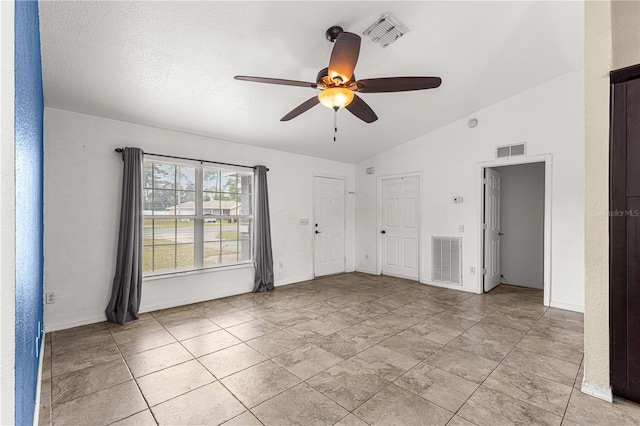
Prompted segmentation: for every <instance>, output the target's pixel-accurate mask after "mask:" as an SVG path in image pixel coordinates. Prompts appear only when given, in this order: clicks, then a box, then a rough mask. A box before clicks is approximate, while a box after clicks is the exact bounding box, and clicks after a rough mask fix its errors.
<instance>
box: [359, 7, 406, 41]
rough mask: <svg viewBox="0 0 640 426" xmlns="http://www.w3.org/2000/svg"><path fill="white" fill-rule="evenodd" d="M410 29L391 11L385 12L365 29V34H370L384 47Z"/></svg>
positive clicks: (370, 36)
mask: <svg viewBox="0 0 640 426" xmlns="http://www.w3.org/2000/svg"><path fill="white" fill-rule="evenodd" d="M408 31H409V29H408V28H407V27H405V26H404V25H403V24H402V22H400V21H398V20H397V19H396V18H395V17H394V16H392V15H391V14H390V13H385V14H384V15H382V17H380V19H378V20H377V21H376V22H374V23H373V24H371V26H370V27H369V28H367V29H366V30H364V32H363V33H362V34H363V35H366V36H368V37H369V38H370V39H371V40H372V41H373V42H374V43H378V44H379V45H380V46H382V47H387V46H389V45H390V44H391V43H393V42H394V41H396V40H397V39H399V38H400V37H402V36H403V35H404V34H406V33H407V32H408Z"/></svg>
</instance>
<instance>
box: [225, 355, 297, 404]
mask: <svg viewBox="0 0 640 426" xmlns="http://www.w3.org/2000/svg"><path fill="white" fill-rule="evenodd" d="M220 382H221V383H222V384H223V385H224V386H225V387H226V388H227V389H229V390H230V391H231V392H232V393H233V394H234V395H235V397H236V398H238V399H239V400H240V401H241V402H242V403H243V404H244V405H246V406H247V407H249V408H252V407H255V406H256V405H258V404H261V403H262V402H264V401H266V400H268V399H269V398H272V397H274V396H276V395H278V394H279V393H282V392H284V391H285V390H287V389H290V388H292V387H293V386H295V385H297V384H298V383H300V379H298V378H297V377H296V376H294V375H293V374H291V373H289V372H288V371H287V370H285V369H284V368H282V367H280V366H278V365H277V364H276V363H274V362H273V361H265V362H263V363H260V364H258V365H254V366H253V367H249V368H247V369H246V370H242V371H240V372H238V373H236V374H233V375H231V376H227V377H225V378H224V379H222V380H221V381H220Z"/></svg>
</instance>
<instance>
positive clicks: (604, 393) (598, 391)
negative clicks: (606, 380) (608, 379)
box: [580, 380, 613, 402]
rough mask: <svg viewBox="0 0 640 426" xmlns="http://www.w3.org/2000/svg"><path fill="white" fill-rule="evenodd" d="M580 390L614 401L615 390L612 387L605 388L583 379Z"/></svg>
mask: <svg viewBox="0 0 640 426" xmlns="http://www.w3.org/2000/svg"><path fill="white" fill-rule="evenodd" d="M580 391H581V392H582V393H584V394H587V395H591V396H593V397H595V398H599V399H603V400H605V401H607V402H613V392H612V391H611V388H610V387H607V388H605V387H602V386H598V385H595V384H593V383H589V382H585V381H584V380H583V381H582V387H581V388H580Z"/></svg>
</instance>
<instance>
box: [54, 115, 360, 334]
mask: <svg viewBox="0 0 640 426" xmlns="http://www.w3.org/2000/svg"><path fill="white" fill-rule="evenodd" d="M122 146H135V147H140V148H142V149H144V150H145V151H148V152H152V153H156V154H165V155H175V156H182V157H191V158H202V159H206V160H213V161H222V162H227V163H238V164H247V165H254V164H264V165H266V166H267V167H269V168H270V171H269V173H268V184H269V196H270V208H271V233H272V240H273V256H274V265H275V279H276V285H283V284H287V283H292V282H297V281H303V280H306V279H311V278H312V277H313V246H312V242H313V228H312V226H311V225H308V226H301V225H300V224H299V222H300V218H309V222H310V223H312V221H313V220H312V218H313V175H314V174H323V175H327V176H341V177H345V178H346V181H347V191H351V192H353V191H354V189H355V176H354V169H355V168H354V166H353V165H352V164H345V163H339V162H334V161H328V160H321V159H317V158H311V157H306V156H301V155H297V154H289V153H284V152H280V151H274V150H269V149H263V148H257V147H253V146H249V145H242V144H237V143H232V142H226V141H220V140H216V139H211V138H206V137H201V136H196V135H191V134H185V133H179V132H174V131H168V130H163V129H157V128H151V127H146V126H141V125H136V124H131V123H125V122H121V121H115V120H109V119H105V118H99V117H94V116H89V115H84V114H79V113H74V112H68V111H62V110H56V109H51V108H46V109H45V291H46V292H54V293H55V296H56V302H55V304H49V305H46V313H45V324H46V327H47V330H56V329H63V328H69V327H72V326H76V325H80V324H87V323H92V322H97V321H101V320H104V319H105V315H104V310H105V308H106V306H107V303H108V300H109V296H110V292H111V283H112V280H113V275H114V271H115V255H116V244H117V241H116V240H117V232H118V214H119V208H120V207H119V206H120V190H121V182H122V159H121V156H120V155H118V154H116V153H115V152H114V151H113V150H114V149H115V148H116V147H122ZM354 202H355V197H354V195H353V194H350V195H349V194H348V195H347V244H346V254H347V263H346V269H347V271H353V270H354V259H353V252H354V249H353V247H354V235H355V228H354ZM279 262H283V268H282V269H278V265H279ZM252 288H253V268H252V267H240V268H229V269H224V270H219V271H215V272H206V273H192V274H186V275H183V276H176V277H172V278H156V279H152V280H145V282H144V283H143V288H142V305H141V311H142V312H145V311H149V310H154V309H159V308H165V307H172V306H178V305H181V304H186V303H191V302H196V301H202V300H209V299H212V298H217V297H223V296H228V295H232V294H239V293H245V292H248V291H250V290H251V289H252Z"/></svg>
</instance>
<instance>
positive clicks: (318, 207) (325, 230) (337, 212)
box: [314, 176, 345, 277]
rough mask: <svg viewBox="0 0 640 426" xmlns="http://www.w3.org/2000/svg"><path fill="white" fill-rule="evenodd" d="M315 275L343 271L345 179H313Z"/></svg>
mask: <svg viewBox="0 0 640 426" xmlns="http://www.w3.org/2000/svg"><path fill="white" fill-rule="evenodd" d="M314 198H315V199H314V209H315V213H314V219H315V224H314V225H315V226H314V247H315V250H314V256H315V275H316V276H317V277H318V276H322V275H330V274H339V273H341V272H344V271H345V257H344V246H345V181H344V180H343V179H334V178H326V177H320V176H316V177H315V179H314Z"/></svg>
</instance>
